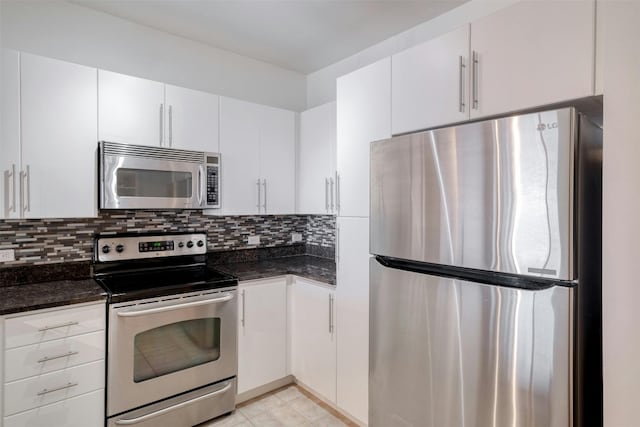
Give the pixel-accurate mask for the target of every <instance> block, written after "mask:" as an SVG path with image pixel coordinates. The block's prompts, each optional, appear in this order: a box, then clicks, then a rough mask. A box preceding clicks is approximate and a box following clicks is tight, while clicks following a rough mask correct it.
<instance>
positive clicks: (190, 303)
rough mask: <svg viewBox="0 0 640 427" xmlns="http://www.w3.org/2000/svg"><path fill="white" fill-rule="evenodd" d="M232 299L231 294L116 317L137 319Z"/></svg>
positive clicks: (125, 313)
mask: <svg viewBox="0 0 640 427" xmlns="http://www.w3.org/2000/svg"><path fill="white" fill-rule="evenodd" d="M232 299H233V294H226V295H224V296H222V297H219V298H212V299H206V300H202V301H194V302H187V303H184V304H175V305H167V306H164V307H157V308H148V309H146V310H135V311H122V312H118V313H117V314H118V316H119V317H138V316H146V315H148V314H155V313H162V312H165V311H172V310H180V309H182V308H190V307H197V306H199V305H207V304H216V303H220V302H227V301H230V300H232Z"/></svg>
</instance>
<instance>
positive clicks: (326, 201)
mask: <svg viewBox="0 0 640 427" xmlns="http://www.w3.org/2000/svg"><path fill="white" fill-rule="evenodd" d="M324 210H325V211H326V212H329V178H325V179H324Z"/></svg>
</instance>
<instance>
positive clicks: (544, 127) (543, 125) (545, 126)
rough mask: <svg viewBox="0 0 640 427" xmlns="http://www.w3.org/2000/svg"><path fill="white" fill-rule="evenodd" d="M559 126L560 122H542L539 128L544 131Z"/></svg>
mask: <svg viewBox="0 0 640 427" xmlns="http://www.w3.org/2000/svg"><path fill="white" fill-rule="evenodd" d="M557 128H558V122H553V123H540V124H539V125H538V127H537V129H538V130H539V131H543V130H547V129H557Z"/></svg>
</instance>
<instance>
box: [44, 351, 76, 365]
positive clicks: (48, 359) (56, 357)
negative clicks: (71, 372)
mask: <svg viewBox="0 0 640 427" xmlns="http://www.w3.org/2000/svg"><path fill="white" fill-rule="evenodd" d="M76 354H78V352H77V351H70V352H68V353H65V354H59V355H57V356H45V357H43V358H42V359H39V360H38V363H46V362H48V361H50V360H56V359H62V358H63V357H71V356H75V355H76Z"/></svg>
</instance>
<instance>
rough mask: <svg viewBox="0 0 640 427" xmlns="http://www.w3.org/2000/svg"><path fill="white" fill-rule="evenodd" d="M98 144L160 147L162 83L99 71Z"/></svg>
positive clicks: (162, 117) (162, 136)
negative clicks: (117, 143) (106, 142)
mask: <svg viewBox="0 0 640 427" xmlns="http://www.w3.org/2000/svg"><path fill="white" fill-rule="evenodd" d="M98 100H99V106H98V115H99V117H98V121H99V127H98V129H99V130H100V132H99V134H98V136H99V139H100V140H101V141H111V142H119V143H123V144H138V145H157V146H159V145H163V139H164V135H163V133H164V130H163V126H164V114H165V112H164V108H165V107H164V84H162V83H159V82H154V81H151V80H145V79H140V78H137V77H132V76H127V75H124V74H118V73H112V72H111V71H105V70H99V71H98Z"/></svg>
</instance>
